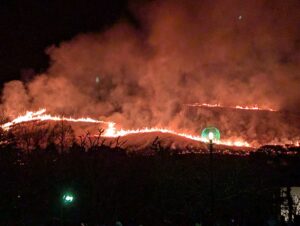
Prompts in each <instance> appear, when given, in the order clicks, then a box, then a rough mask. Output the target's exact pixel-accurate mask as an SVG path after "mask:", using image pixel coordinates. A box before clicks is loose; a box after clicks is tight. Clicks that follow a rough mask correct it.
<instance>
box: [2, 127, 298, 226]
mask: <svg viewBox="0 0 300 226" xmlns="http://www.w3.org/2000/svg"><path fill="white" fill-rule="evenodd" d="M27 135H28V134H27ZM61 135H62V134H61ZM65 135H66V134H65ZM28 136H29V135H28ZM58 137H60V138H63V136H58ZM66 137H68V136H67V135H66V136H65V138H66ZM27 138H28V137H27ZM1 139H2V145H1V147H0V182H1V186H0V196H1V198H0V225H30V226H34V225H80V224H81V223H84V224H81V225H116V222H117V221H120V222H122V224H123V225H124V226H125V225H144V226H159V225H178V226H179V225H181V226H186V225H196V223H199V224H198V225H211V221H212V220H211V219H213V221H214V223H215V224H216V225H249V226H253V225H257V226H259V225H284V223H283V222H280V221H281V220H280V211H281V210H280V209H281V206H285V208H286V209H287V210H289V214H288V215H287V219H289V220H290V221H291V222H294V224H297V220H298V218H297V216H296V210H295V205H296V204H297V203H295V202H294V201H293V200H292V197H291V194H290V192H289V191H290V190H289V189H290V187H293V186H299V185H300V164H299V160H300V155H298V154H293V155H290V154H288V153H284V152H282V150H283V149H282V148H280V147H278V146H277V147H273V150H272V146H267V147H265V148H262V149H260V151H259V152H257V153H255V154H251V155H250V156H238V155H237V156H234V155H222V154H216V155H214V160H213V176H214V182H213V196H214V200H213V203H212V201H211V189H210V184H211V180H210V179H211V171H210V169H211V168H210V167H211V166H210V161H209V160H210V159H209V155H206V154H184V155H181V154H178V153H177V152H173V151H171V150H169V149H167V148H162V147H159V146H157V145H156V146H155V145H154V146H153V147H150V148H151V149H152V150H154V151H155V152H154V154H153V155H149V154H147V155H145V154H141V153H132V152H131V153H127V152H126V150H125V149H123V148H122V147H121V146H120V145H119V144H118V143H117V141H116V143H115V144H111V145H104V144H103V143H99V142H97V143H94V145H92V144H91V145H89V146H88V147H87V146H85V145H83V143H82V142H81V143H80V142H74V140H73V141H72V142H70V143H69V145H67V142H66V141H67V139H65V140H62V139H58V141H57V142H49V143H47V144H46V145H45V146H44V147H43V148H42V147H41V146H40V145H36V146H31V149H26V148H25V147H23V148H20V145H18V144H17V143H16V141H17V140H19V139H20V136H19V137H16V136H15V135H12V134H5V133H4V132H3V131H2V138H1ZM22 139H23V138H22ZM59 141H63V142H64V143H62V142H59ZM81 141H82V140H81ZM25 143H26V142H25ZM270 150H272V151H270ZM293 150H294V151H297V149H293ZM175 153H177V154H175ZM282 187H285V188H287V189H285V192H282V190H281V188H282ZM65 192H71V193H72V194H74V197H75V198H74V202H73V203H72V204H70V205H64V203H63V202H62V195H63V194H64V193H65ZM212 204H213V205H212ZM211 209H212V210H213V211H212V212H211ZM212 216H213V217H212ZM62 221H63V222H62ZM200 223H201V224H200ZM271 223H276V224H271ZM119 225H120V224H119Z"/></svg>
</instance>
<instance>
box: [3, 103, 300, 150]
mask: <svg viewBox="0 0 300 226" xmlns="http://www.w3.org/2000/svg"><path fill="white" fill-rule="evenodd" d="M202 106H206V107H215V106H209V105H207V104H202ZM252 110H254V109H252ZM33 121H67V122H74V123H76V122H83V123H92V124H99V127H102V126H103V127H104V133H103V134H102V135H101V136H103V137H108V138H116V137H126V136H128V135H131V134H147V133H155V132H159V133H164V134H172V135H175V136H179V137H182V138H185V139H188V140H193V141H200V142H207V140H205V139H203V138H202V137H201V136H197V135H193V134H192V133H191V134H189V133H183V132H180V131H175V130H171V129H168V128H158V127H153V128H147V127H145V128H140V129H130V130H125V129H122V128H120V129H117V127H119V126H117V125H116V123H114V122H109V121H101V120H96V119H92V118H88V117H87V118H72V117H64V116H57V115H55V116H52V115H50V114H47V113H46V109H41V110H38V111H35V112H34V111H28V112H26V113H25V114H24V115H21V116H19V117H17V118H15V119H13V120H12V121H10V122H7V123H4V124H2V125H1V127H2V129H4V130H6V131H8V130H10V129H11V128H13V127H14V126H15V125H18V124H22V123H26V122H33ZM216 144H220V145H225V146H231V147H255V145H252V144H250V143H249V142H247V141H245V140H243V139H239V138H233V139H223V140H220V141H216ZM297 144H298V143H294V145H297Z"/></svg>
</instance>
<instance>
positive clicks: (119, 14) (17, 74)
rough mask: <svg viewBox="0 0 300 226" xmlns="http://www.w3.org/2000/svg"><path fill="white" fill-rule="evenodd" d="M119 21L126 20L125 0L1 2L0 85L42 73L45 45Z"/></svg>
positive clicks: (97, 29)
mask: <svg viewBox="0 0 300 226" xmlns="http://www.w3.org/2000/svg"><path fill="white" fill-rule="evenodd" d="M122 18H130V15H129V13H128V10H127V1H126V0H110V1H105V0H102V1H99V0H89V1H82V0H81V1H80V0H72V1H61V0H52V1H36V0H29V1H11V0H7V1H1V3H0V27H1V35H0V74H1V76H0V84H1V85H2V84H3V83H4V82H7V81H10V80H12V79H20V78H21V79H22V80H27V79H29V78H30V76H31V75H33V74H35V73H39V72H40V71H44V70H46V69H47V67H48V64H49V59H48V56H47V55H46V54H45V49H46V48H47V47H48V46H50V45H53V44H56V45H57V44H59V43H60V42H61V41H63V40H69V39H71V38H72V37H73V36H75V35H77V34H78V33H85V32H94V31H101V30H104V29H106V28H107V27H109V26H110V25H111V24H113V23H115V22H116V21H118V20H120V19H122ZM32 70H34V71H32Z"/></svg>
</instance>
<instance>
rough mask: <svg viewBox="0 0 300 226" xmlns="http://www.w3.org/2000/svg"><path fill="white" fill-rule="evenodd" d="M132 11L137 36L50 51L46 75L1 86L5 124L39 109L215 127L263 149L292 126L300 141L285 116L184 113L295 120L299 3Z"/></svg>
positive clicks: (83, 41)
mask: <svg viewBox="0 0 300 226" xmlns="http://www.w3.org/2000/svg"><path fill="white" fill-rule="evenodd" d="M132 10H133V13H134V15H135V16H136V18H137V20H138V21H139V25H140V26H132V25H131V24H130V23H127V22H124V21H123V22H120V23H118V24H116V25H114V26H113V27H112V28H110V29H109V30H107V31H106V32H103V33H99V34H94V33H93V34H80V35H78V36H77V37H75V38H73V39H72V40H70V41H67V42H63V43H61V44H60V45H59V46H52V47H49V48H48V49H47V54H49V56H50V58H51V66H50V68H49V69H48V71H47V72H46V73H44V74H41V75H37V76H36V77H35V79H34V80H33V81H31V82H30V83H27V84H22V83H21V82H20V81H12V82H10V83H8V84H6V85H5V88H4V91H3V96H2V101H3V109H4V110H5V111H6V112H7V114H8V115H9V116H11V117H13V116H15V115H17V114H18V113H20V112H22V111H24V110H25V109H37V108H41V107H45V108H47V109H48V110H49V111H51V112H54V113H64V114H69V115H89V116H95V117H101V119H107V120H113V121H116V122H118V123H120V124H121V125H123V126H125V127H144V126H168V127H171V128H172V129H174V128H180V129H186V130H191V129H192V130H196V129H198V128H200V127H201V126H204V125H207V124H215V125H217V126H219V127H221V128H222V129H223V130H224V131H226V132H225V136H226V135H227V136H237V137H245V138H246V139H248V140H257V139H258V137H259V136H262V135H261V134H264V135H263V136H266V137H268V139H267V138H266V140H270V141H278V139H285V138H287V137H288V136H287V135H286V134H287V131H288V130H289V125H290V123H293V126H295V122H296V127H295V128H294V129H293V130H292V131H293V134H290V135H289V136H292V138H295V136H296V135H298V134H299V131H300V126H299V125H297V123H298V122H299V118H297V117H296V116H290V114H288V115H289V117H290V118H291V119H289V120H288V119H287V117H286V116H284V117H283V116H282V114H283V113H282V114H279V113H277V114H276V115H274V114H275V113H273V115H272V113H270V114H265V115H263V116H262V115H261V114H255V113H252V114H249V113H246V114H245V113H243V112H241V111H239V112H234V113H232V112H231V113H230V112H227V111H226V112H224V113H222V114H219V113H215V112H213V111H211V110H203V109H196V110H195V109H193V110H191V109H188V108H187V107H186V105H185V104H187V103H194V102H200V103H201V102H207V103H220V104H222V105H225V106H232V105H253V104H257V105H259V106H262V107H271V108H275V109H280V110H283V111H290V112H296V111H297V110H298V106H299V104H300V91H299V87H300V75H299V63H300V51H299V50H300V29H299V28H300V14H299V10H300V2H299V1H298V0H287V1H279V0H276V1H274V0H272V1H270V0H266V1H240V0H225V1H224V0H218V1H208V0H207V1H192V0H190V1H174V0H172V1H171V0H170V1H151V2H149V3H148V4H147V5H139V4H132ZM195 111H196V112H195ZM264 117H265V118H264ZM195 124H196V125H195ZM298 124H299V123H298ZM290 131H291V130H289V133H290ZM288 138H290V137H288Z"/></svg>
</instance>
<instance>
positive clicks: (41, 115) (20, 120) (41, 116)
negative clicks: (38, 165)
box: [1, 109, 108, 131]
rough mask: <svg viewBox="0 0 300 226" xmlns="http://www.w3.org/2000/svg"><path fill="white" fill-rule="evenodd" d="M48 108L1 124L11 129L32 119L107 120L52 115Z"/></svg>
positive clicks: (94, 121) (4, 128) (4, 127)
mask: <svg viewBox="0 0 300 226" xmlns="http://www.w3.org/2000/svg"><path fill="white" fill-rule="evenodd" d="M45 113H46V109H41V110H38V111H36V112H33V111H27V112H26V113H25V114H24V115H20V116H18V117H17V118H15V119H14V120H12V121H10V122H7V123H5V124H3V125H1V128H2V129H3V130H6V131H7V130H9V129H10V128H11V127H12V126H14V125H16V124H20V123H23V122H31V121H68V122H87V123H105V124H108V122H105V121H99V120H95V119H92V118H77V119H76V118H71V117H64V116H52V115H50V114H45Z"/></svg>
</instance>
